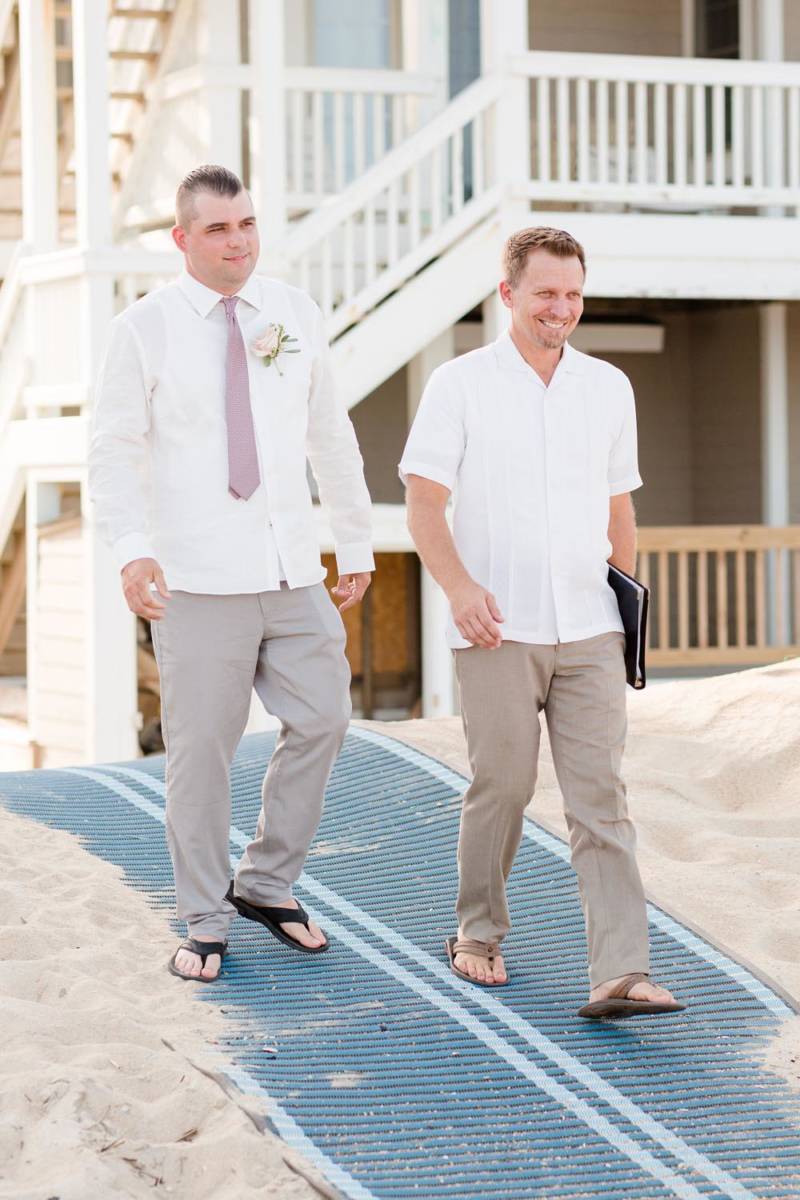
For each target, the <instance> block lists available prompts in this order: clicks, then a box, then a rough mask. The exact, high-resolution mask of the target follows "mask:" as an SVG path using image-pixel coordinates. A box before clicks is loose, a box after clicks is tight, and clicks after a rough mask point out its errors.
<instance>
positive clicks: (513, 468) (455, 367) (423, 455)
mask: <svg viewBox="0 0 800 1200" xmlns="http://www.w3.org/2000/svg"><path fill="white" fill-rule="evenodd" d="M409 475H421V476H423V477H424V478H426V479H432V480H434V481H435V482H436V483H441V484H442V485H443V486H444V487H446V488H449V489H450V490H451V491H452V492H453V498H454V511H453V538H454V541H455V544H456V548H457V550H458V552H459V555H460V556H461V559H462V561H463V563H464V566H465V567H466V569H467V571H469V573H470V575H471V576H472V577H473V579H475V580H476V581H477V582H478V583H480V584H481V585H482V586H483V587H485V588H487V589H488V591H490V592H491V593H492V594H493V595H494V597H495V599H496V600H497V603H498V605H499V606H500V611H501V613H502V614H503V616H504V618H505V621H504V623H503V624H502V625H501V627H500V628H501V630H502V636H503V638H504V639H505V640H508V641H517V642H535V643H541V644H545V645H555V644H556V643H557V642H570V641H580V640H581V639H583V638H589V637H594V636H595V635H596V634H599V633H606V632H609V631H612V630H618V631H621V630H622V622H621V620H620V616H619V610H618V607H617V602H616V598H615V596H614V593H613V592H612V590H611V588H610V587H609V585H608V582H607V575H608V563H607V559H608V557H609V555H610V554H611V551H612V547H611V543H610V542H609V540H608V523H609V497H610V496H615V495H619V494H621V493H623V492H630V491H632V490H633V489H634V488H637V487H640V486H641V483H642V481H641V479H640V477H639V470H638V465H637V453H636V412H635V407H634V400H633V391H632V389H631V385H630V383H629V382H628V379H627V378H626V376H625V375H623V373H622V372H621V371H619V370H617V368H616V367H612V366H611V365H610V364H609V363H605V362H602V361H600V360H599V359H595V358H590V357H589V356H588V355H586V354H581V353H580V352H579V351H577V350H573V349H572V347H571V346H569V345H566V346H565V347H564V351H563V354H562V356H561V360H560V362H559V364H558V367H557V368H556V371H555V374H554V375H553V378H552V380H551V381H550V385H549V386H548V387H545V385H544V383H543V382H542V380H541V379H540V378H539V376H538V375H537V373H536V372H535V371H534V370H533V368H532V367H530V366H529V365H528V363H526V361H525V359H524V358H523V357H522V355H521V354H520V353H519V351H518V350H517V348H516V346H515V345H514V343H513V341H512V340H511V337H510V335H509V333H507V332H506V333H504V334H502V335H501V336H500V337H499V338H498V339H497V341H496V342H494V343H493V344H492V345H490V346H485V347H483V348H482V349H480V350H474V351H473V352H472V353H471V354H465V355H463V356H462V357H460V358H456V359H453V361H452V362H448V363H445V365H444V366H441V367H439V368H438V369H437V370H436V371H434V372H433V374H432V375H431V377H430V380H429V381H428V385H427V387H426V388H425V392H424V395H423V397H422V400H421V402H420V406H419V411H418V413H417V416H416V418H415V420H414V424H413V426H412V429H411V432H410V434H409V437H408V442H407V444H406V448H405V451H404V453H403V458H402V461H401V463H400V477H401V479H403V481H404V482H405V481H406V480H407V477H408V476H409ZM447 635H448V642H449V644H450V645H451V646H452V647H454V648H463V647H466V646H467V645H469V643H468V642H466V641H464V639H463V638H462V637H461V635H460V634H459V632H458V630H457V629H456V626H455V623H454V622H453V620H452V616H451V619H450V622H449V625H448V630H447Z"/></svg>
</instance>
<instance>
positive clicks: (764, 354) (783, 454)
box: [759, 303, 789, 644]
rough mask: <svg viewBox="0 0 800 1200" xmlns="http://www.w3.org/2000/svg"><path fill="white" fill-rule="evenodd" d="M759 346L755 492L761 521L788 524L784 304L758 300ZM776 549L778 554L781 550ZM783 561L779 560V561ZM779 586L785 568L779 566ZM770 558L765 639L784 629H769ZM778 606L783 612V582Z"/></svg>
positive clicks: (772, 567)
mask: <svg viewBox="0 0 800 1200" xmlns="http://www.w3.org/2000/svg"><path fill="white" fill-rule="evenodd" d="M759 321H760V346H761V495H762V520H763V522H764V524H765V525H788V524H789V380H788V367H787V362H788V359H787V353H788V345H787V332H786V305H785V304H780V303H770V304H762V305H761V306H760V308H759ZM777 553H779V554H781V553H783V552H782V551H778V552H777ZM784 566H785V564H784ZM783 579H784V585H785V586H786V585H788V580H789V576H788V572H787V571H786V570H785V569H784V571H783ZM774 597H775V558H774V555H773V554H770V555H769V558H768V562H767V598H768V604H767V614H768V622H767V626H768V627H767V636H768V640H769V642H770V643H772V644H774V643H775V641H776V640H778V641H781V640H783V639H784V637H785V635H786V633H787V631H785V630H782V629H776V628H775V604H774ZM783 611H784V613H788V612H789V606H788V587H786V592H785V594H784V596H783Z"/></svg>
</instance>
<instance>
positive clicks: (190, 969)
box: [175, 934, 222, 979]
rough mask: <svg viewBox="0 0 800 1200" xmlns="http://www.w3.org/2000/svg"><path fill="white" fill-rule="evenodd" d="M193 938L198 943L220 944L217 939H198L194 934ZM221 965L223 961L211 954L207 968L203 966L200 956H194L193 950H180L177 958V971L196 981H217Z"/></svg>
mask: <svg viewBox="0 0 800 1200" xmlns="http://www.w3.org/2000/svg"><path fill="white" fill-rule="evenodd" d="M192 937H193V938H194V940H195V941H196V942H218V941H219V940H220V939H219V938H216V937H197V936H195V935H194V934H192ZM221 965H222V959H221V958H220V956H219V955H218V954H209V955H208V956H207V958H206V965H205V966H203V960H202V959H201V957H200V955H199V954H192V952H191V950H179V951H178V953H177V954H176V956H175V967H176V969H177V970H178V971H180V973H181V975H190V976H192V978H194V979H216V978H217V976H218V975H219V969H220V966H221Z"/></svg>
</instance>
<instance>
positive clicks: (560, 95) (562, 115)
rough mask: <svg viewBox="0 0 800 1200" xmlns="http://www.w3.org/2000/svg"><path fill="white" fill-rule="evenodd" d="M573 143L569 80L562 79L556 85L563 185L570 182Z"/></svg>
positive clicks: (557, 125) (557, 142) (557, 122)
mask: <svg viewBox="0 0 800 1200" xmlns="http://www.w3.org/2000/svg"><path fill="white" fill-rule="evenodd" d="M571 143H572V136H571V130H570V121H569V80H568V79H565V78H563V77H562V78H560V79H559V80H558V81H557V83H556V146H557V147H558V178H559V181H561V182H563V183H568V182H569V181H570V169H569V157H570V146H571Z"/></svg>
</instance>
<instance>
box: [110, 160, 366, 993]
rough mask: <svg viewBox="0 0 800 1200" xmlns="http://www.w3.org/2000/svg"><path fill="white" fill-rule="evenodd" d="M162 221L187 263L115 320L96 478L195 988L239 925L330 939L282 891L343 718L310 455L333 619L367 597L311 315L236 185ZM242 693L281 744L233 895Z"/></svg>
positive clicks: (186, 189) (355, 474)
mask: <svg viewBox="0 0 800 1200" xmlns="http://www.w3.org/2000/svg"><path fill="white" fill-rule="evenodd" d="M176 209H177V224H176V226H175V228H174V229H173V238H174V241H175V243H176V245H177V246H178V248H179V250H181V252H182V253H183V255H184V259H185V269H184V271H183V273H182V274H181V275H180V276H179V278H178V279H177V280H176V281H175V282H173V283H170V284H168V285H166V286H165V287H162V288H159V289H158V290H157V291H155V292H152V293H151V294H150V295H148V296H145V297H144V298H143V299H141V300H139V301H137V302H136V303H135V304H133V305H132V306H131V307H130V308H128V309H127V310H126V311H125V312H123V313H122V314H120V316H118V317H117V318H116V319H115V320H114V322H113V325H112V330H111V338H110V343H109V348H108V352H107V356H106V360H105V363H104V366H103V369H102V373H101V376H100V379H99V382H98V387H97V398H96V407H95V416H94V427H93V435H92V442H91V450H90V457H89V468H90V474H89V479H90V490H91V494H92V499H93V501H94V504H95V507H96V514H97V522H98V526H99V528H100V530H101V532H102V533H103V534H104V536H105V537H106V538H107V540H108V541H109V543H110V544H111V546H112V548H113V551H114V554H115V556H116V559H117V562H118V564H119V567H120V570H121V573H122V586H123V588H124V592H125V597H126V599H127V602H128V605H129V607H130V608H131V610H132V611H133V612H134V613H137V614H138V615H139V616H142V617H146V618H148V619H149V620H150V621H151V622H152V629H153V643H154V647H155V651H156V658H157V661H158V667H159V672H160V675H161V701H162V728H163V732H164V741H165V745H166V749H167V777H166V778H167V814H166V817H167V840H168V843H169V848H170V853H171V856H172V861H173V867H174V872H175V892H176V901H177V911H178V916H179V917H180V918H181V919H183V920H185V921H186V922H187V925H188V934H189V937H188V939H187V940H186V941H185V942H184V943H183V944H182V946H181V947H179V949H178V950H177V951H176V953H175V955H174V956H173V958H172V960H171V962H170V964H169V965H170V970H171V971H172V972H173V974H176V975H178V976H180V977H181V978H185V979H201V980H210V979H213V978H215V977H216V975H217V974H218V972H219V969H220V963H221V960H222V958H223V957H224V954H225V949H226V934H227V930H228V926H229V924H230V921H231V920H232V918H233V917H234V916H235V914H236V912H237V910H238V911H239V912H240V913H241V914H242V915H244V916H246V917H249V918H250V919H252V920H255V921H258V922H260V923H261V924H263V925H264V926H265V927H266V928H267V929H269V930H270V932H271V933H273V934H274V936H275V937H276V938H278V939H279V940H280V941H281V942H283V943H284V944H286V945H289V946H291V947H292V948H293V949H295V950H299V951H301V952H304V953H321V952H322V951H324V950H326V949H327V945H328V943H327V940H326V938H325V935H324V933H323V932H322V930H320V929H319V928H318V926H316V925H315V924H314V922H313V921H310V920H309V919H308V917H307V914H306V913H305V911H304V910H303V909H302V907H301V906H300V905H299V904H298V902H297V901H296V900H295V899H294V898H293V897H292V885H293V884H294V883H295V881H296V880H297V878H298V876H299V875H300V873H301V871H302V867H303V863H304V860H305V857H306V853H307V851H308V847H309V845H310V843H311V839H312V838H313V836H314V833H315V831H316V828H317V825H318V823H319V818H320V814H321V811H322V800H323V794H324V791H325V786H326V783H327V780H328V776H329V774H330V770H331V768H332V766H333V763H334V761H335V759H336V756H337V754H338V752H339V749H340V746H341V743H342V740H343V738H344V735H345V732H346V729H347V724H348V720H349V717H350V696H349V683H350V672H349V668H348V664H347V660H346V657H345V653H344V647H345V633H344V626H343V624H342V619H341V617H340V615H339V613H338V612H337V611H336V608H335V606H334V604H333V603H332V602H331V600H330V598H329V596H328V595H327V592H326V589H325V585H324V582H323V581H324V579H325V570H324V568H323V566H322V564H321V561H320V554H319V543H318V539H317V535H316V525H315V520H314V512H313V505H312V498H311V494H310V492H309V488H308V481H307V475H306V459H307V458H308V461H309V462H310V463H311V467H312V470H313V472H314V475H315V478H316V480H317V483H318V486H319V494H320V499H321V501H322V504H323V505H324V506H325V507H326V509H327V512H328V516H329V519H330V523H331V527H332V529H333V532H334V538H335V543H336V557H337V564H338V570H339V581H338V584H337V586H336V588H335V589H334V591H335V593H336V594H337V596H338V597H339V600H340V602H341V603H340V608H342V609H344V608H349V607H350V606H352V605H354V604H357V603H358V602H359V601H360V600H361V598H362V596H363V595H364V592H365V591H366V589H367V587H368V586H369V582H370V579H371V575H370V572H371V571H372V570H373V569H374V560H373V556H372V548H371V506H370V498H369V494H368V492H367V488H366V484H365V482H364V475H363V464H362V459H361V455H360V453H359V450H358V445H357V443H356V438H355V433H354V431H353V427H352V424H351V422H350V419H349V417H348V415H347V412H346V410H345V409H344V407H343V405H342V404H341V403H340V402H339V401H338V400H337V398H336V395H335V391H334V387H333V381H332V377H331V369H330V365H329V359H328V348H327V342H326V339H325V332H324V327H323V323H322V315H321V313H320V310H319V308H318V307H317V305H316V304H315V303H314V302H313V300H311V298H310V297H309V296H307V295H306V294H305V293H304V292H302V291H300V290H299V289H297V288H294V287H290V286H289V285H287V284H284V283H281V282H279V281H277V280H274V279H268V278H266V277H263V276H257V275H255V274H254V273H253V272H254V269H255V266H256V262H257V260H258V254H259V236H258V230H257V226H256V219H255V215H254V213H253V207H252V203H251V200H250V197H249V195H248V193H247V192H246V191H245V190H244V187H243V186H242V183H241V181H240V180H239V179H238V178H237V177H236V176H235V175H233V174H232V173H231V172H230V171H227V170H226V169H225V168H223V167H217V166H203V167H198V168H197V169H195V170H194V171H192V172H191V173H190V174H189V175H188V176H187V177H186V178H185V179H184V180H183V182H182V183H181V185H180V187H179V189H178V194H177V200H176ZM254 687H255V689H256V692H257V693H258V695H259V697H260V699H261V701H262V702H263V704H264V706H265V707H266V708H267V709H268V711H269V712H271V713H273V714H274V715H275V716H277V717H278V718H279V719H280V721H281V731H280V735H279V738H278V742H277V746H276V749H275V752H274V754H273V756H272V759H271V762H270V765H269V769H268V771H267V773H266V776H265V779H264V786H263V806H262V811H261V815H260V818H259V822H258V827H257V830H256V833H255V837H254V840H253V841H252V842H251V843H250V845H249V846H248V847H247V849H246V850H245V852H244V854H243V856H242V859H241V861H240V863H239V866H238V869H237V871H236V878H235V881H234V882H233V883H232V884H231V881H230V865H229V857H228V855H229V842H228V838H229V826H230V807H231V798H230V786H229V767H230V763H231V759H232V757H233V754H234V752H235V750H236V747H237V745H238V742H239V739H240V737H241V735H242V733H243V731H244V728H245V725H246V722H247V718H248V713H249V708H250V697H251V693H252V690H253V688H254ZM229 885H230V886H229Z"/></svg>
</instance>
